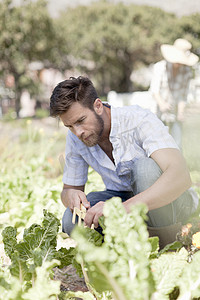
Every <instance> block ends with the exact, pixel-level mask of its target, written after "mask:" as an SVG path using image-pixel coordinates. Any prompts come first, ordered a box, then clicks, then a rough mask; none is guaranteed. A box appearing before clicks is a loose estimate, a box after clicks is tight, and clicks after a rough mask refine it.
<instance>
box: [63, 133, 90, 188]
mask: <svg viewBox="0 0 200 300" xmlns="http://www.w3.org/2000/svg"><path fill="white" fill-rule="evenodd" d="M87 177H88V164H87V163H86V162H85V160H84V159H83V158H82V156H81V155H80V154H79V153H78V151H77V149H76V143H75V141H74V139H73V135H72V133H71V132H70V131H69V132H68V135H67V139H66V148H65V167H64V172H63V183H64V184H67V185H73V186H82V185H85V183H86V182H87Z"/></svg>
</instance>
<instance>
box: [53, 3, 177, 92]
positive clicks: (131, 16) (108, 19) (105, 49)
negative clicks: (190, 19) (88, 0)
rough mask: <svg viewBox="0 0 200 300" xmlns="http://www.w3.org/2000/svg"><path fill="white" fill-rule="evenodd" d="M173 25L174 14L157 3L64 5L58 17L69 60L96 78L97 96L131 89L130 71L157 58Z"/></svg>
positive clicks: (171, 33)
mask: <svg viewBox="0 0 200 300" xmlns="http://www.w3.org/2000/svg"><path fill="white" fill-rule="evenodd" d="M75 20H76V21H75ZM175 23H176V18H175V16H174V15H172V14H169V13H166V12H164V11H162V10H161V9H158V8H155V7H147V6H136V5H133V4H129V5H125V4H123V3H117V4H114V3H111V2H107V1H98V2H95V3H92V4H91V5H90V6H77V7H75V8H67V10H66V12H64V13H63V14H62V15H61V17H60V18H59V20H58V26H60V28H61V29H60V31H61V32H65V35H63V38H65V39H66V40H65V42H64V44H65V45H66V49H63V50H64V51H66V53H67V54H68V60H69V61H71V63H72V66H73V67H78V68H79V69H80V71H81V72H82V73H85V72H87V74H89V75H90V76H92V77H93V78H95V85H96V86H98V89H99V91H100V93H101V94H105V93H107V91H108V90H109V89H114V90H116V91H118V92H127V91H131V90H133V87H132V83H131V82H130V74H131V72H132V70H133V69H134V68H135V67H136V64H138V63H141V62H142V63H144V64H149V63H150V62H152V61H156V60H158V59H159V58H160V50H159V45H160V43H162V41H163V40H164V39H165V36H166V35H167V38H168V42H169V41H170V40H171V39H173V36H174V34H173V31H172V30H171V26H173V29H175V28H176V26H174V25H175ZM91 25H92V26H91ZM172 35H173V36H172ZM75 44H76V47H74V45H75Z"/></svg>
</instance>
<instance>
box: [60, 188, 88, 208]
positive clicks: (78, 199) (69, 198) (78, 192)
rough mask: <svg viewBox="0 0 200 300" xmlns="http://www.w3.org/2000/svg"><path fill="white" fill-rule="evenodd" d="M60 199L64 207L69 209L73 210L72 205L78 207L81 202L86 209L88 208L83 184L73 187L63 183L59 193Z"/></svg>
mask: <svg viewBox="0 0 200 300" xmlns="http://www.w3.org/2000/svg"><path fill="white" fill-rule="evenodd" d="M61 200H62V202H63V204H64V205H65V206H66V207H69V208H70V209H71V211H73V210H74V207H77V208H79V209H80V206H81V203H82V205H83V206H84V207H85V208H86V209H88V208H90V202H88V200H87V198H86V195H85V193H84V186H80V187H75V186H68V185H64V187H63V190H62V193H61Z"/></svg>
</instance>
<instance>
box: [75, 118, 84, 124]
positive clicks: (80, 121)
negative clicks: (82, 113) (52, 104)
mask: <svg viewBox="0 0 200 300" xmlns="http://www.w3.org/2000/svg"><path fill="white" fill-rule="evenodd" d="M84 120H85V119H81V120H78V122H77V123H78V124H81V123H83V121H84Z"/></svg>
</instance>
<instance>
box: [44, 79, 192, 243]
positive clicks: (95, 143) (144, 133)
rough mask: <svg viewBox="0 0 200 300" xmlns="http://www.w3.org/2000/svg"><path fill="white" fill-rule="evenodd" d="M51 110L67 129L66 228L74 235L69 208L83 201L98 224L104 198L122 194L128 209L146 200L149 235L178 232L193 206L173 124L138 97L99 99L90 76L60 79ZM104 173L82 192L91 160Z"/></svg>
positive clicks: (164, 237) (88, 219)
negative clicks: (100, 187) (119, 101)
mask: <svg viewBox="0 0 200 300" xmlns="http://www.w3.org/2000/svg"><path fill="white" fill-rule="evenodd" d="M50 115H51V116H52V117H59V118H60V119H61V120H62V122H63V124H64V125H65V126H66V127H67V128H68V129H69V131H68V135H67V142H66V156H65V160H66V165H65V169H64V174H63V183H64V186H63V191H62V193H61V199H62V202H63V204H64V205H65V206H66V208H67V209H66V211H65V213H64V216H63V231H64V232H66V233H68V234H69V235H70V233H71V231H72V229H73V226H74V225H73V224H72V212H73V210H74V207H78V208H80V205H81V204H82V205H83V206H84V207H85V208H86V209H87V213H86V216H85V219H84V221H85V224H86V225H87V226H91V225H92V224H94V226H95V227H96V228H97V227H98V218H99V217H100V216H102V214H103V206H104V203H105V201H106V200H108V199H110V198H112V197H120V198H121V199H122V202H123V205H124V207H125V209H126V211H127V213H128V212H129V211H130V209H131V207H132V206H133V205H135V204H136V203H145V204H146V205H147V207H148V221H147V225H148V230H149V233H150V236H154V235H158V236H159V238H160V246H161V247H163V246H164V245H165V244H167V243H170V242H173V241H174V240H175V236H176V233H177V232H178V230H179V229H180V227H181V224H183V223H184V222H185V221H186V220H187V218H188V217H189V216H190V215H191V213H193V212H194V211H195V209H196V205H195V200H194V199H193V197H192V195H191V193H190V189H189V188H190V186H191V179H190V175H189V172H188V169H187V167H186V163H185V160H184V158H183V156H182V154H181V152H180V151H179V149H178V147H177V145H176V143H175V141H174V140H173V138H172V136H171V135H170V134H169V133H168V128H167V127H166V126H164V124H163V123H162V122H161V121H160V120H159V119H158V118H157V117H156V116H155V115H154V114H153V113H151V112H150V111H148V110H145V109H142V108H141V107H139V106H137V105H133V106H126V107H120V108H117V107H111V106H109V105H108V104H105V103H102V101H101V100H100V98H99V97H98V95H97V92H96V90H95V88H94V86H93V84H92V82H91V81H90V80H89V79H88V78H86V77H81V76H80V77H78V78H74V77H70V78H69V79H67V80H65V81H63V82H60V83H59V84H58V85H57V86H56V87H55V89H54V91H53V93H52V95H51V99H50ZM89 165H90V166H91V167H92V168H93V169H94V170H96V171H97V172H98V173H99V174H100V175H101V177H102V180H103V182H104V184H105V187H106V189H105V190H104V191H98V192H92V193H90V194H88V195H86V194H85V193H84V187H85V184H86V182H87V173H88V166H89Z"/></svg>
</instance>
